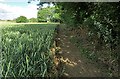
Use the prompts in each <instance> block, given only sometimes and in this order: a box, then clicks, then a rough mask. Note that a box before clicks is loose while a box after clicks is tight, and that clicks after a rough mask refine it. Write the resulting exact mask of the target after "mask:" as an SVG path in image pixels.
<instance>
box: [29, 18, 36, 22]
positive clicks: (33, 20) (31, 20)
mask: <svg viewBox="0 0 120 79" xmlns="http://www.w3.org/2000/svg"><path fill="white" fill-rule="evenodd" d="M29 22H37V18H30V19H29Z"/></svg>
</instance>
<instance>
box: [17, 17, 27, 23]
mask: <svg viewBox="0 0 120 79" xmlns="http://www.w3.org/2000/svg"><path fill="white" fill-rule="evenodd" d="M16 22H17V23H26V22H28V19H27V18H26V17H25V16H20V17H18V18H17V19H16Z"/></svg>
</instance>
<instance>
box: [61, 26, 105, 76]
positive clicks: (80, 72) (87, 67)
mask: <svg viewBox="0 0 120 79" xmlns="http://www.w3.org/2000/svg"><path fill="white" fill-rule="evenodd" d="M71 37H72V35H70V33H69V32H67V30H65V29H64V28H62V27H60V28H59V40H60V42H61V43H60V47H61V49H62V50H61V56H62V57H61V61H62V62H63V63H64V67H65V70H64V76H68V77H103V76H105V74H104V72H101V68H98V67H97V66H96V65H95V64H92V63H91V62H89V60H88V59H86V58H84V57H83V56H81V55H80V51H79V49H78V48H77V47H76V46H75V45H74V44H72V43H71V42H70V40H69V39H70V38H71Z"/></svg>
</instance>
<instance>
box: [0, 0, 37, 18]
mask: <svg viewBox="0 0 120 79" xmlns="http://www.w3.org/2000/svg"><path fill="white" fill-rule="evenodd" d="M27 2H28V0H0V19H2V20H7V19H14V18H17V17H19V16H26V17H27V18H32V17H35V18H36V17H37V7H38V6H36V4H37V3H38V2H32V3H30V4H28V3H27Z"/></svg>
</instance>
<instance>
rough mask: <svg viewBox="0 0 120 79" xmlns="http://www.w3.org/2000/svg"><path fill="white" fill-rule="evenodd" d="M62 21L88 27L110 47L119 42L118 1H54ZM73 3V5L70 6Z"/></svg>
mask: <svg viewBox="0 0 120 79" xmlns="http://www.w3.org/2000/svg"><path fill="white" fill-rule="evenodd" d="M56 4H57V7H58V8H59V9H60V11H59V12H61V18H62V21H63V22H64V23H66V24H68V25H70V26H75V27H77V26H84V27H88V28H89V32H90V35H92V34H95V35H96V34H97V37H98V38H99V39H101V40H103V42H105V43H106V45H107V46H110V47H111V49H114V48H115V46H116V45H117V44H119V39H120V37H119V35H118V33H119V32H120V27H119V26H120V23H119V18H120V12H119V9H120V6H119V3H69V2H68V3H56ZM70 5H73V6H70Z"/></svg>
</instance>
